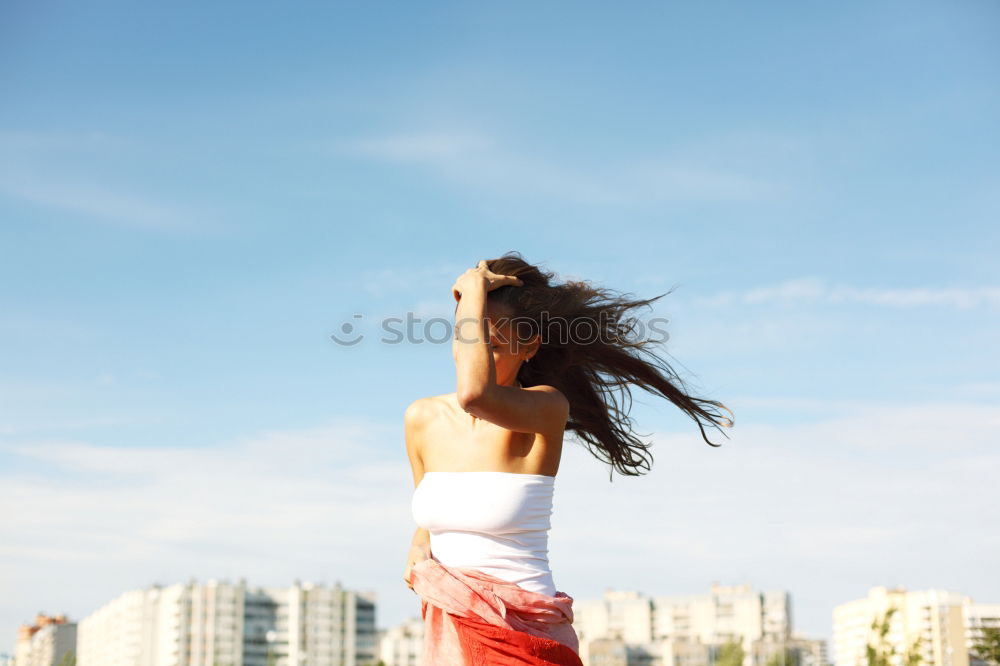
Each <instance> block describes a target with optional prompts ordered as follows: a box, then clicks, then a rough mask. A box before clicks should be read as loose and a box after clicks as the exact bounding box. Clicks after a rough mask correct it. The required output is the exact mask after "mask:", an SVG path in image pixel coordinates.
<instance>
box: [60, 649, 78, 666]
mask: <svg viewBox="0 0 1000 666" xmlns="http://www.w3.org/2000/svg"><path fill="white" fill-rule="evenodd" d="M59 666H76V652H75V651H73V650H70V651H68V652H67V653H66V654H64V655H63V658H62V659H60V660H59Z"/></svg>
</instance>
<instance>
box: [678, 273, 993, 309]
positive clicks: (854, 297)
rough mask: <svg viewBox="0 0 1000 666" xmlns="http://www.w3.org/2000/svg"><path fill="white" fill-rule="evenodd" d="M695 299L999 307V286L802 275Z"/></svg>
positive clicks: (722, 302)
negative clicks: (860, 281)
mask: <svg viewBox="0 0 1000 666" xmlns="http://www.w3.org/2000/svg"><path fill="white" fill-rule="evenodd" d="M697 302H698V303H700V304H703V305H733V304H746V305H758V304H778V305H799V304H820V303H822V304H852V303H861V304H866V305H879V306H886V307H893V308H917V307H949V308H959V309H970V308H976V307H992V308H995V307H1000V287H989V286H984V287H919V288H881V287H854V286H850V285H842V284H831V283H830V282H828V281H826V280H823V279H821V278H815V277H803V278H796V279H793V280H787V281H785V282H781V283H778V284H775V285H769V286H763V287H755V288H753V289H747V290H742V291H724V292H720V293H718V294H715V295H713V296H710V297H707V298H702V299H699V300H698V301H697Z"/></svg>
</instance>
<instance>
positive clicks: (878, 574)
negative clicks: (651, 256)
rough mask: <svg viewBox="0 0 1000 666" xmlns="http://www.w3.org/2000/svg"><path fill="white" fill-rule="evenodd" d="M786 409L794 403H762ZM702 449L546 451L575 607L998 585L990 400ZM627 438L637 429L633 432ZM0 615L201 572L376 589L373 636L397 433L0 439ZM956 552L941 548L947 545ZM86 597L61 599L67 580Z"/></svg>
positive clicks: (735, 433)
mask: <svg viewBox="0 0 1000 666" xmlns="http://www.w3.org/2000/svg"><path fill="white" fill-rule="evenodd" d="M764 402H767V403H769V404H770V405H771V406H775V405H778V406H781V405H784V406H787V407H789V408H795V407H796V406H797V405H798V404H799V403H798V402H797V401H796V399H783V398H781V399H772V400H765V401H764ZM727 404H729V405H730V406H731V407H732V408H733V409H734V411H735V412H736V414H737V425H736V427H735V428H734V429H733V430H731V431H728V432H729V434H730V436H731V437H732V439H731V440H726V439H725V438H723V437H721V436H719V435H717V436H716V437H713V440H714V441H721V442H723V446H722V447H720V448H712V447H709V446H708V445H707V444H705V443H704V442H703V441H702V440H701V439H700V437H699V435H698V432H697V428H696V427H695V426H694V424H693V423H692V424H689V425H688V427H686V428H685V430H684V434H662V435H657V436H656V437H655V438H654V442H655V443H654V447H653V455H654V465H653V471H652V472H651V473H649V474H647V475H645V476H642V477H637V478H624V477H620V476H616V477H615V479H614V481H613V482H610V483H609V481H608V470H607V467H606V466H605V465H603V464H602V463H600V462H599V461H597V460H596V459H593V458H592V457H591V456H590V455H589V454H588V453H587V452H586V451H584V450H583V449H582V447H581V446H580V445H579V444H578V443H576V442H574V441H572V440H569V439H568V440H567V442H566V446H565V447H564V454H563V463H562V466H561V468H560V471H559V476H558V478H557V481H556V484H557V485H556V505H555V511H554V515H553V530H552V534H551V541H550V560H551V563H552V567H553V572H554V576H555V580H556V583H557V587H559V588H560V589H563V590H565V591H567V592H568V593H570V594H571V595H572V596H574V597H576V598H589V597H593V596H598V595H600V594H601V592H602V591H603V589H604V588H605V587H635V588H639V589H642V590H643V591H645V592H647V593H650V594H666V593H694V592H702V591H704V590H707V588H708V585H709V583H710V582H711V581H713V580H721V581H723V582H742V581H743V580H746V581H749V582H751V583H753V584H755V585H757V586H758V587H762V588H775V587H776V588H782V589H788V590H789V591H790V592H791V593H792V594H793V603H797V607H796V614H797V615H796V618H797V621H798V623H799V625H800V627H802V628H804V629H805V630H806V631H809V632H813V633H820V634H823V633H825V632H828V623H829V612H830V610H831V608H832V606H833V605H834V604H836V603H840V602H842V601H845V600H847V599H850V598H853V597H855V596H858V595H861V594H863V593H864V592H865V591H866V589H867V587H866V586H868V585H875V584H881V583H884V582H886V581H887V580H888V579H890V578H891V579H892V582H893V583H895V582H899V581H902V582H903V583H904V584H908V585H910V586H911V587H919V586H922V585H930V584H934V585H938V586H944V587H953V588H955V589H957V591H960V592H963V593H967V594H972V595H975V596H976V597H977V598H982V599H985V600H989V599H990V598H998V599H1000V581H997V580H995V577H994V578H993V579H991V577H990V573H991V572H990V570H988V568H987V567H988V564H987V563H988V562H992V561H996V560H997V559H998V558H1000V535H997V534H996V533H995V530H992V529H990V525H989V520H991V518H990V516H991V515H992V514H993V513H995V512H996V509H997V506H998V500H997V497H996V493H995V489H994V480H995V475H996V470H997V469H1000V452H998V451H997V450H996V446H995V443H996V441H998V439H1000V416H998V414H1000V410H998V409H997V405H995V404H977V403H957V404H948V403H940V404H922V405H899V404H881V405H865V404H863V403H862V404H857V403H854V402H843V403H839V404H837V405H836V408H837V409H836V413H834V414H832V415H831V414H826V415H823V416H822V417H821V418H818V419H816V420H814V421H813V422H811V423H801V424H795V425H776V424H773V423H765V422H760V421H755V420H754V419H753V415H752V412H753V410H752V409H751V408H750V407H749V401H747V402H746V403H745V404H744V403H743V402H742V401H740V400H739V399H737V400H733V401H730V402H728V403H727ZM639 426H640V430H642V428H641V426H642V424H641V423H640V424H639ZM0 455H3V456H4V459H5V460H7V461H9V462H14V461H19V462H18V463H17V464H9V465H7V466H5V468H4V469H2V470H0V515H2V516H3V517H4V518H3V521H2V522H0V571H2V572H3V573H0V585H2V587H3V588H4V590H5V595H4V596H6V597H7V598H8V599H14V600H18V601H17V602H16V603H14V604H8V606H7V609H8V610H0V612H2V613H4V614H5V615H4V616H3V617H0V622H2V623H6V625H7V626H8V629H7V631H8V634H9V633H10V632H11V631H13V623H15V622H18V621H22V620H27V619H29V617H30V616H31V615H32V614H33V613H34V612H36V611H37V610H48V611H67V612H69V613H70V614H71V616H74V617H76V618H79V617H82V616H84V615H85V614H86V613H88V612H90V610H92V609H93V608H95V607H96V606H97V605H99V604H100V603H103V602H105V601H107V600H108V599H110V598H112V597H114V596H116V595H117V594H119V593H120V592H122V591H124V590H125V589H129V588H130V587H138V586H145V585H149V584H151V583H152V582H155V581H158V580H159V581H168V582H169V581H178V580H186V579H187V578H188V577H190V576H195V577H197V578H199V579H207V578H209V577H217V578H225V577H229V578H230V579H231V580H235V579H237V578H239V577H240V576H246V577H247V578H248V580H250V581H251V582H253V583H255V584H268V585H272V584H288V583H289V582H290V581H292V580H293V579H295V578H299V579H302V580H317V581H326V582H333V581H335V580H341V581H342V582H343V583H344V584H346V585H348V586H352V587H359V588H362V587H371V588H375V589H376V590H377V591H378V593H379V595H380V608H379V623H380V625H382V626H384V625H385V624H387V623H389V622H395V621H398V620H400V619H402V618H403V617H404V616H406V615H412V614H414V613H416V612H417V611H418V610H419V606H418V604H417V603H416V598H415V597H414V596H413V594H412V592H410V591H409V590H408V589H406V588H405V586H404V585H403V584H402V581H401V579H400V578H401V575H402V569H403V565H404V559H405V555H406V549H407V545H408V543H409V539H410V537H411V536H412V533H413V529H414V525H413V523H412V517H411V516H410V513H409V502H410V497H411V493H412V477H411V474H410V470H409V466H408V463H407V461H406V457H405V450H404V446H403V441H402V427H401V422H400V423H395V424H394V423H391V422H390V424H389V425H384V424H374V423H368V422H365V421H361V420H351V419H345V420H340V421H336V422H333V423H331V424H329V425H328V426H325V427H318V428H313V429H306V430H298V431H289V432H271V433H263V434H261V435H260V436H257V437H252V438H248V439H243V440H238V441H232V442H226V443H224V444H222V445H220V446H216V447H197V448H193V447H177V448H169V447H145V446H135V447H128V448H122V447H113V446H106V445H101V444H98V443H93V442H82V441H74V440H42V441H37V440H23V439H22V440H18V441H9V439H8V441H7V443H5V444H2V445H0ZM956 544H961V547H956ZM83 580H85V581H87V585H85V586H82V587H81V586H79V585H77V583H79V581H83Z"/></svg>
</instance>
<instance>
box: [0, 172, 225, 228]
mask: <svg viewBox="0 0 1000 666" xmlns="http://www.w3.org/2000/svg"><path fill="white" fill-rule="evenodd" d="M0 194H4V195H6V196H8V197H11V198H14V199H19V200H21V201H26V202H29V203H32V204H37V205H40V206H43V207H45V208H52V209H56V210H62V211H67V212H70V213H73V214H75V215H81V216H83V217H86V218H90V219H94V220H97V221H99V222H105V223H112V224H116V225H120V226H124V227H130V228H135V229H151V230H160V231H164V230H170V231H188V232H190V231H197V230H204V229H205V228H206V226H214V225H217V224H218V222H217V221H216V220H214V219H212V218H211V216H207V215H206V214H205V213H203V212H200V211H194V210H190V209H185V208H182V207H179V206H176V205H170V204H164V203H160V202H156V201H151V200H149V199H147V198H145V197H138V196H135V195H132V194H128V193H124V192H122V191H120V190H119V189H118V188H109V187H106V186H102V185H90V184H80V183H76V182H56V181H54V180H49V179H41V178H28V177H25V176H20V177H17V178H14V177H12V176H10V175H6V176H0Z"/></svg>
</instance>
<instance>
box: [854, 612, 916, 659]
mask: <svg viewBox="0 0 1000 666" xmlns="http://www.w3.org/2000/svg"><path fill="white" fill-rule="evenodd" d="M898 610H899V609H898V608H896V607H895V606H893V607H891V608H889V609H888V610H886V612H885V615H884V616H882V618H881V619H879V618H875V619H874V620H872V624H871V630H872V632H874V634H875V639H876V643H875V644H874V645H872V644H871V643H868V645H866V646H865V657H866V664H867V666H897V665H896V660H895V659H894V658H895V657H897V656H900V657H902V662H903V666H919V665H920V662H921V661H922V660H923V658H922V657H921V656H920V638H917V640H916V641H914V643H913V645H911V646H910V648H909V649H908V650H907V651H906V654H902V655H901V654H900V653H899V651H898V650H897V649H896V646H895V645H894V644H892V643H890V642H889V640H888V638H887V636H888V634H889V629H890V627H891V626H892V616H893V615H894V614H895V613H896V611H898Z"/></svg>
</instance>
